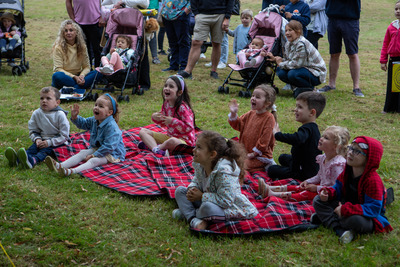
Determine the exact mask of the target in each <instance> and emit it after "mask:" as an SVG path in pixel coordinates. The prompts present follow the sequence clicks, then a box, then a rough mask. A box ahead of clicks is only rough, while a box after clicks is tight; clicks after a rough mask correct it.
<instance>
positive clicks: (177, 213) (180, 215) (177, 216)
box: [172, 209, 185, 220]
mask: <svg viewBox="0 0 400 267" xmlns="http://www.w3.org/2000/svg"><path fill="white" fill-rule="evenodd" d="M172 218H174V219H175V220H184V219H185V216H183V213H182V212H181V210H180V209H174V210H173V211H172Z"/></svg>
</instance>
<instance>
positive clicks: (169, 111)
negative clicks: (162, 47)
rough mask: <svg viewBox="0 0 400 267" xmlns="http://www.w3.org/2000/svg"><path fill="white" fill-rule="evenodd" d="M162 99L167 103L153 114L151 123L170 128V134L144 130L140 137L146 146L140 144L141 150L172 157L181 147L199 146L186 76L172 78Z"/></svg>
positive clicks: (166, 82)
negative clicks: (183, 145) (172, 153)
mask: <svg viewBox="0 0 400 267" xmlns="http://www.w3.org/2000/svg"><path fill="white" fill-rule="evenodd" d="M162 96H163V100H164V103H163V105H162V107H161V111H160V112H155V113H153V115H152V116H151V119H152V120H153V122H155V123H156V124H158V125H160V126H161V127H165V128H167V134H162V133H159V132H154V131H151V130H149V129H146V128H142V129H141V130H140V132H139V136H140V138H141V139H142V141H143V142H140V143H139V144H138V147H139V148H140V149H147V148H148V149H150V150H151V151H153V152H154V153H155V154H159V155H162V156H168V154H169V153H168V150H169V151H172V150H174V148H175V147H176V146H177V145H179V144H187V145H189V146H194V145H195V142H196V136H195V118H194V112H193V109H192V107H191V105H190V97H189V92H188V88H187V86H186V84H185V81H184V79H183V77H182V76H180V75H172V76H169V77H168V79H167V80H166V81H165V84H164V88H163V90H162Z"/></svg>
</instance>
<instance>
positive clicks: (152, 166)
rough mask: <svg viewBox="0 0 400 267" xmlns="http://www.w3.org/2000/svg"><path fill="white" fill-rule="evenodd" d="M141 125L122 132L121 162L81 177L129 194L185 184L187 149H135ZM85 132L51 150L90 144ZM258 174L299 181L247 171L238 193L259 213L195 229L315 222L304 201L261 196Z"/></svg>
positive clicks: (69, 151)
mask: <svg viewBox="0 0 400 267" xmlns="http://www.w3.org/2000/svg"><path fill="white" fill-rule="evenodd" d="M145 128H147V129H150V130H152V131H157V132H163V129H162V128H160V127H158V126H156V125H154V124H152V125H148V126H145ZM139 131H140V128H134V129H130V130H127V131H123V139H124V143H125V148H126V151H127V154H126V160H125V161H123V162H120V163H114V164H106V165H103V166H100V167H96V168H94V169H92V170H86V171H84V172H82V173H81V175H82V176H84V177H86V178H88V179H89V180H91V181H93V182H96V183H98V184H100V185H103V186H105V187H108V188H111V189H114V190H117V191H119V192H123V193H126V194H129V195H162V194H168V196H169V197H170V198H175V189H176V188H177V187H178V186H187V185H188V184H189V183H190V181H191V180H192V178H193V174H194V169H193V168H192V160H193V158H192V156H191V155H190V152H191V150H192V148H191V147H189V146H185V145H182V146H179V147H178V148H177V149H175V150H174V152H173V153H172V154H173V155H172V156H170V157H161V156H158V155H155V154H153V153H152V152H151V151H147V150H140V149H138V147H137V144H138V143H139V141H140V138H139ZM88 140H89V133H88V132H85V133H77V134H75V135H73V136H72V142H73V143H72V145H71V146H63V147H60V148H57V149H56V150H55V153H56V155H57V158H58V159H59V161H65V160H66V159H67V158H69V157H70V156H72V155H73V154H76V153H78V152H79V150H81V149H86V148H88V147H89V142H88ZM258 178H263V179H265V181H266V182H267V183H270V184H272V185H283V184H291V185H298V184H299V183H298V182H297V181H295V180H293V179H286V180H280V181H275V182H271V180H270V179H269V178H268V177H267V175H266V173H265V172H254V173H252V174H251V175H250V174H247V175H246V179H245V184H244V185H243V186H242V193H243V194H245V195H246V196H247V197H248V199H249V200H250V201H251V202H252V203H253V204H254V206H255V207H256V208H257V209H258V211H259V214H258V215H257V216H256V217H255V218H254V219H251V220H243V221H223V222H218V223H213V224H211V225H209V227H208V229H207V230H203V231H199V230H197V229H191V230H192V231H195V232H202V233H210V234H231V235H237V234H240V235H247V234H257V233H268V232H275V231H282V230H305V229H310V228H314V227H316V226H314V225H311V224H310V223H309V219H310V216H311V214H312V213H314V208H313V207H312V205H311V203H310V202H309V201H303V202H297V203H296V202H287V201H284V200H282V199H280V198H276V197H267V198H265V199H262V197H260V196H259V195H258V193H257V191H258Z"/></svg>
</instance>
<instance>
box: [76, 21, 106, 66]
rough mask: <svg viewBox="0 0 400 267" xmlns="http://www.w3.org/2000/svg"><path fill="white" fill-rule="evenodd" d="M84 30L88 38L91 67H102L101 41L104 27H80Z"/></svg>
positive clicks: (93, 25)
mask: <svg viewBox="0 0 400 267" xmlns="http://www.w3.org/2000/svg"><path fill="white" fill-rule="evenodd" d="M79 26H81V28H82V31H83V33H84V34H85V37H86V45H87V49H88V53H89V58H90V65H92V63H93V58H94V65H95V66H100V62H101V61H100V60H101V48H100V40H101V35H102V33H103V27H100V26H99V25H98V24H97V23H96V24H91V25H79Z"/></svg>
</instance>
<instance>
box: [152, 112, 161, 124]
mask: <svg viewBox="0 0 400 267" xmlns="http://www.w3.org/2000/svg"><path fill="white" fill-rule="evenodd" d="M163 117H164V115H163V114H162V113H161V112H154V113H153V115H151V118H152V119H153V120H154V121H156V122H161V121H162V118H163Z"/></svg>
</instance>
